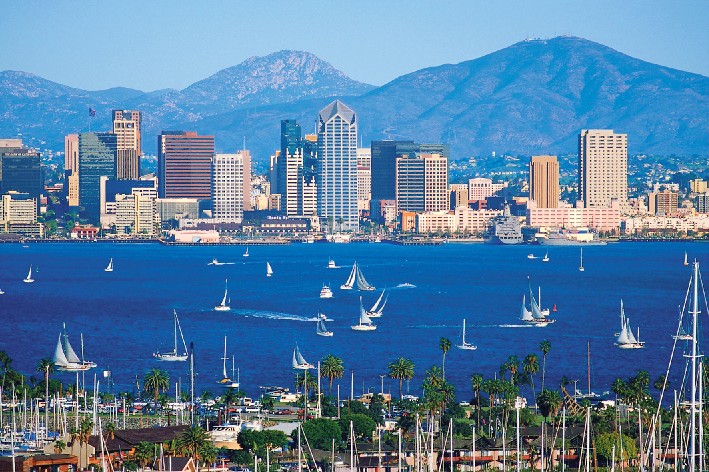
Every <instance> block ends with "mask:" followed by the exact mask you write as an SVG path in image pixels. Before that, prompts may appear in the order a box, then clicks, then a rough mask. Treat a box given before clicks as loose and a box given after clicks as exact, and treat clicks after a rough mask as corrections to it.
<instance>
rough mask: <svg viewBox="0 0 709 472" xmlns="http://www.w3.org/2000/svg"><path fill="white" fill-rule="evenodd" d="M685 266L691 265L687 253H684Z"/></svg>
mask: <svg viewBox="0 0 709 472" xmlns="http://www.w3.org/2000/svg"><path fill="white" fill-rule="evenodd" d="M684 265H686V266H688V265H689V261H688V260H687V251H684Z"/></svg>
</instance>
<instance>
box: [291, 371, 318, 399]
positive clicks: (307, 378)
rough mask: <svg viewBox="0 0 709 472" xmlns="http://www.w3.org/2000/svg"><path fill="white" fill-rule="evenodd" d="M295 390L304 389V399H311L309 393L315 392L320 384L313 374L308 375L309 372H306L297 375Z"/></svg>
mask: <svg viewBox="0 0 709 472" xmlns="http://www.w3.org/2000/svg"><path fill="white" fill-rule="evenodd" d="M295 388H296V389H299V388H302V389H303V394H304V395H305V396H304V397H303V398H305V399H306V401H307V399H308V398H309V396H308V391H309V390H311V389H312V390H315V389H316V388H318V382H317V380H316V378H315V376H314V375H313V374H310V373H308V371H304V372H303V373H296V374H295Z"/></svg>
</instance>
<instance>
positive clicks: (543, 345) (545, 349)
mask: <svg viewBox="0 0 709 472" xmlns="http://www.w3.org/2000/svg"><path fill="white" fill-rule="evenodd" d="M539 349H540V350H541V351H542V355H543V356H544V357H543V358H542V390H544V380H545V379H546V375H547V354H549V351H551V343H550V342H549V341H547V340H546V339H545V340H544V341H542V342H540V343H539Z"/></svg>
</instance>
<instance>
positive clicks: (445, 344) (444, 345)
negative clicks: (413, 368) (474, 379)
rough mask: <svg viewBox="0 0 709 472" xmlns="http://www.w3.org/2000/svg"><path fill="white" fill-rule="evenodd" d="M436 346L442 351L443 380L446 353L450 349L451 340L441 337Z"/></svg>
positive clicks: (444, 377)
mask: <svg viewBox="0 0 709 472" xmlns="http://www.w3.org/2000/svg"><path fill="white" fill-rule="evenodd" d="M438 347H440V348H441V351H443V380H445V379H446V354H447V353H448V351H450V349H451V341H450V339H448V338H441V340H440V341H439V342H438Z"/></svg>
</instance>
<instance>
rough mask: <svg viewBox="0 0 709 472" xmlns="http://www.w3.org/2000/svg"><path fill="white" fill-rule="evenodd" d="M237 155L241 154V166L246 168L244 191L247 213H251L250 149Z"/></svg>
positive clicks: (244, 205) (243, 150) (244, 206)
mask: <svg viewBox="0 0 709 472" xmlns="http://www.w3.org/2000/svg"><path fill="white" fill-rule="evenodd" d="M237 154H241V165H243V166H244V179H243V188H244V189H243V191H242V194H243V196H244V204H243V208H244V210H245V211H251V210H252V207H251V152H249V150H248V149H242V150H241V151H239V152H238V153H237Z"/></svg>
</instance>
